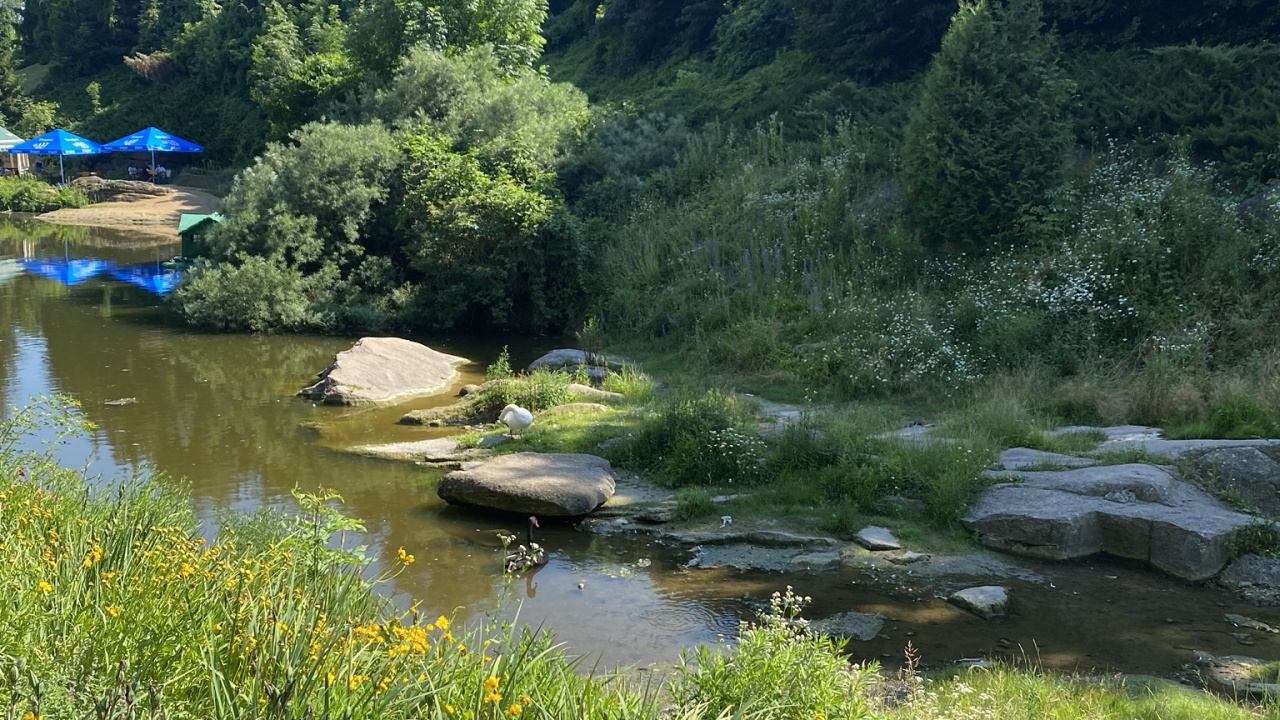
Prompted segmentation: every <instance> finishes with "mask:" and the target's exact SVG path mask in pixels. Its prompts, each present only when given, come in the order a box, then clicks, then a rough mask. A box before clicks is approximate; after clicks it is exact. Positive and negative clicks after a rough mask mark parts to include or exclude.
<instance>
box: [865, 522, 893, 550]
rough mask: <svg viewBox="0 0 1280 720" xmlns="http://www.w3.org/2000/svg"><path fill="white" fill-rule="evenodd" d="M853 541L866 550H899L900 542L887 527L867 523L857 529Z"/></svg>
mask: <svg viewBox="0 0 1280 720" xmlns="http://www.w3.org/2000/svg"><path fill="white" fill-rule="evenodd" d="M853 541H854V542H856V543H858V544H859V545H861V546H862V547H864V548H866V549H868V550H901V549H902V543H900V542H898V538H896V537H894V536H893V533H892V532H890V531H889V529H888V528H882V527H878V526H875V525H868V526H867V527H864V528H862V529H861V530H859V531H858V534H857V535H855V536H854V537H853Z"/></svg>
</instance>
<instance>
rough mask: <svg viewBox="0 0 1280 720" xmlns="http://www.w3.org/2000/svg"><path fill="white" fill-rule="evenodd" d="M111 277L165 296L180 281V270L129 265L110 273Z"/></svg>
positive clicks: (150, 265) (153, 265)
mask: <svg viewBox="0 0 1280 720" xmlns="http://www.w3.org/2000/svg"><path fill="white" fill-rule="evenodd" d="M111 277H113V278H115V279H117V280H123V281H125V282H127V283H129V284H131V285H137V286H138V287H140V288H142V289H143V290H146V291H147V292H149V293H154V294H156V295H166V294H168V293H169V292H171V291H172V290H173V289H174V288H175V287H177V286H178V283H179V282H181V281H182V271H181V270H166V269H165V268H163V267H160V266H158V265H155V264H147V265H131V266H129V267H122V268H116V269H114V270H112V271H111Z"/></svg>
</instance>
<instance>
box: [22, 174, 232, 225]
mask: <svg viewBox="0 0 1280 720" xmlns="http://www.w3.org/2000/svg"><path fill="white" fill-rule="evenodd" d="M169 187H170V188H171V189H172V190H173V192H171V193H168V194H166V195H162V196H160V197H154V198H147V199H145V200H138V201H135V202H104V203H98V204H96V205H90V206H88V207H83V208H74V209H72V208H68V209H64V210H54V211H53V212H50V213H45V214H43V215H40V216H38V217H39V218H40V219H41V220H44V221H46V222H51V223H58V224H60V225H93V226H96V227H108V228H116V229H121V230H139V231H143V232H145V233H147V234H148V235H164V236H168V237H172V238H177V237H178V216H179V215H182V214H183V213H211V212H214V211H216V210H218V208H219V207H221V205H222V200H221V199H219V198H218V197H217V196H216V195H212V194H210V193H207V192H205V191H203V190H196V189H194V188H186V187H178V186H172V185H171V186H169Z"/></svg>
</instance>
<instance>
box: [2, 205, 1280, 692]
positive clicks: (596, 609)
mask: <svg viewBox="0 0 1280 720" xmlns="http://www.w3.org/2000/svg"><path fill="white" fill-rule="evenodd" d="M176 252H177V246H176V243H172V244H168V243H166V242H164V241H162V240H157V239H150V238H148V237H146V236H142V235H137V234H131V233H126V232H121V231H113V230H103V229H91V228H83V227H59V226H54V225H48V224H45V223H41V222H38V221H34V220H15V219H4V218H3V217H0V403H3V407H4V408H10V407H14V406H22V405H25V404H26V403H27V402H29V399H30V398H34V397H38V396H41V395H46V396H47V395H52V394H65V395H69V396H71V397H74V398H75V399H76V400H78V401H79V403H80V405H81V408H82V412H83V414H84V416H85V417H86V418H87V419H88V420H90V421H92V422H93V423H94V424H95V425H96V426H97V429H96V430H94V431H93V432H92V433H90V434H88V435H86V436H83V437H78V438H74V439H73V440H71V441H70V442H69V443H68V444H67V445H66V446H64V447H62V448H61V449H60V450H59V455H58V457H59V459H60V460H61V461H62V462H63V464H66V465H69V466H74V467H85V468H87V469H88V471H89V473H90V474H91V475H93V476H98V477H100V478H102V481H103V482H109V481H111V480H114V479H120V478H127V477H129V476H131V475H132V474H134V473H137V472H143V473H157V472H158V473H163V474H164V475H165V476H166V477H168V478H170V479H171V480H170V481H172V482H179V481H185V482H186V483H188V484H189V486H190V488H191V496H192V502H193V504H194V508H195V511H196V515H197V518H198V519H199V521H200V523H201V526H202V529H203V531H204V532H205V533H206V534H209V535H212V534H213V533H214V532H216V528H217V519H218V517H219V514H220V513H222V512H225V511H228V510H236V511H254V510H258V509H260V508H278V509H281V510H285V511H288V510H292V509H294V504H293V501H292V498H291V495H290V491H291V490H292V489H293V488H294V487H295V486H297V487H301V488H302V489H304V490H310V489H315V488H317V487H321V486H323V487H328V488H332V489H334V490H336V491H337V492H339V493H340V494H341V495H342V497H343V499H344V511H345V512H346V513H347V514H349V515H352V516H354V517H358V518H360V519H362V520H363V521H364V523H365V525H366V527H367V532H366V534H365V537H364V538H363V539H362V540H363V542H364V543H365V544H367V546H368V551H369V553H370V554H371V556H372V558H373V559H374V561H375V564H381V563H383V562H386V563H393V562H394V560H395V558H396V552H397V550H398V548H400V547H403V548H405V549H406V550H407V551H408V552H410V553H413V554H414V555H415V556H416V557H417V559H418V562H416V563H415V564H413V565H412V566H409V567H408V568H407V569H406V570H405V572H403V573H402V574H400V575H399V576H397V577H396V578H394V579H393V580H391V581H389V582H388V583H387V584H386V585H384V586H382V587H380V588H379V589H380V590H381V591H382V592H385V593H387V594H388V595H390V596H393V597H395V598H396V599H397V601H399V602H402V603H405V604H407V603H408V602H410V599H419V600H421V601H422V607H423V608H424V610H425V611H426V612H428V613H435V612H439V613H451V612H456V613H457V614H458V617H460V618H461V619H464V620H465V619H468V618H478V617H482V616H483V615H485V614H489V613H493V612H495V610H496V611H497V612H500V613H503V614H505V615H506V616H508V617H510V616H513V615H514V614H515V613H516V612H517V611H518V612H519V618H520V621H521V622H524V623H528V624H530V625H532V626H535V627H538V626H542V627H549V628H552V629H554V631H555V633H556V635H557V636H558V637H559V638H560V639H561V640H563V641H564V642H565V644H566V646H567V648H568V649H569V650H570V651H572V652H575V653H581V654H584V655H586V656H587V657H588V659H589V662H591V663H595V662H598V663H599V664H600V665H601V666H602V667H613V666H616V665H637V666H644V665H649V664H657V665H669V664H670V663H672V662H674V661H676V660H678V658H679V654H680V651H681V649H682V648H685V647H688V646H690V645H694V644H697V643H715V642H717V641H718V640H719V639H721V638H729V639H732V637H733V636H734V635H735V634H736V632H737V628H738V623H739V621H740V620H741V619H744V618H748V617H750V616H751V614H752V612H753V609H754V608H756V607H759V606H760V604H761V603H762V602H763V601H764V600H766V599H767V598H768V596H769V594H770V593H772V592H773V591H775V590H780V589H782V588H783V587H784V586H785V585H787V584H792V585H795V586H796V587H797V589H798V590H799V591H800V592H801V593H805V594H810V595H813V596H815V599H816V603H815V607H814V608H813V609H814V612H815V615H816V616H822V615H823V614H834V613H836V612H842V611H845V610H859V611H863V612H880V613H882V614H883V615H885V616H886V617H887V618H889V620H888V622H887V623H886V625H885V628H884V631H883V633H882V635H881V636H880V637H878V638H876V639H874V640H872V641H871V642H869V643H864V644H857V645H856V647H853V648H852V650H853V652H854V653H855V654H856V655H859V656H861V657H865V658H868V659H884V660H886V661H889V662H891V663H892V662H896V661H898V660H900V659H901V656H902V650H903V648H904V646H905V645H906V644H907V643H908V642H911V643H912V644H913V645H915V646H916V647H917V648H919V649H920V650H921V651H922V654H923V657H924V659H925V661H926V662H929V663H939V662H943V661H947V660H952V659H956V658H959V657H965V656H973V655H980V654H1005V655H1014V656H1021V655H1022V654H1024V652H1025V655H1027V656H1030V657H1032V658H1034V659H1037V660H1038V661H1039V662H1041V663H1043V664H1045V665H1046V666H1049V667H1054V668H1060V669H1077V668H1094V667H1098V668H1122V669H1125V670H1129V671H1142V672H1155V673H1160V674H1163V673H1169V672H1172V671H1173V670H1175V669H1176V668H1177V666H1178V665H1179V664H1180V663H1182V662H1186V661H1188V660H1189V659H1190V648H1192V647H1195V648H1198V649H1205V650H1209V651H1212V652H1216V653H1219V654H1225V653H1229V652H1240V651H1242V650H1244V649H1242V648H1240V647H1239V646H1238V644H1237V640H1236V639H1234V638H1233V637H1232V636H1231V635H1230V632H1235V631H1237V629H1236V628H1231V627H1230V626H1226V625H1225V624H1224V623H1223V622H1222V620H1221V618H1222V614H1223V613H1224V612H1235V613H1241V614H1247V615H1251V616H1253V617H1257V618H1260V619H1264V620H1267V621H1269V622H1272V623H1280V615H1277V613H1276V612H1274V611H1272V610H1268V611H1266V612H1264V611H1262V610H1259V609H1257V608H1249V607H1247V606H1243V605H1241V604H1239V603H1238V602H1236V601H1235V600H1234V599H1232V598H1231V597H1229V596H1227V595H1226V594H1225V593H1223V592H1221V591H1218V590H1214V589H1211V588H1202V587H1189V586H1186V585H1184V584H1182V583H1178V582H1176V581H1173V580H1170V579H1167V578H1163V577H1160V576H1158V575H1155V574H1153V573H1151V572H1148V571H1146V570H1144V569H1142V568H1138V567H1134V566H1131V565H1128V564H1125V563H1120V562H1113V561H1107V560H1097V561H1091V562H1088V563H1071V564H1063V565H1055V566H1048V565H1047V564H1039V565H1036V567H1038V568H1040V571H1041V572H1043V573H1045V574H1046V576H1047V577H1049V578H1050V580H1046V581H1045V582H1041V583H1017V582H1014V583H1013V584H1014V585H1015V589H1014V593H1015V598H1016V599H1017V604H1015V613H1014V615H1012V616H1011V617H1009V618H1006V619H1004V620H998V621H983V620H979V619H977V618H975V617H973V616H970V615H968V614H966V613H963V612H961V611H959V610H957V609H955V608H954V607H952V606H950V605H948V604H946V603H945V602H942V601H941V600H939V599H938V598H937V597H935V596H934V595H935V594H936V593H935V592H934V590H932V589H930V588H928V587H924V586H920V585H919V584H918V583H917V584H913V583H912V582H910V581H909V579H908V578H909V574H908V573H907V572H906V571H904V572H903V573H902V578H900V579H895V580H892V581H889V582H878V583H872V582H869V581H868V579H867V578H865V577H863V576H861V575H859V574H857V573H854V572H851V571H842V572H839V573H825V574H817V575H809V574H801V575H795V576H784V575H780V574H764V573H739V572H736V571H731V570H690V569H689V568H687V567H686V561H687V559H688V555H687V553H684V552H681V551H679V550H676V549H673V548H668V547H664V546H662V545H660V544H657V543H655V542H654V541H653V540H652V539H651V538H649V537H648V536H645V535H636V534H617V535H609V536H600V535H595V534H590V533H586V532H582V531H579V530H578V529H575V528H574V527H572V526H568V525H553V524H550V523H546V524H544V527H543V529H542V531H541V532H542V535H541V536H540V537H539V541H540V542H541V543H542V544H543V545H544V546H546V547H548V548H549V549H550V551H551V553H552V559H551V561H550V563H549V564H548V565H547V566H546V567H544V568H542V569H541V570H540V571H539V572H537V573H536V574H534V575H531V576H530V577H528V578H525V579H522V580H519V581H517V582H515V583H513V584H512V585H510V586H509V587H507V588H506V589H505V590H504V584H503V578H502V573H501V556H500V554H499V552H498V551H497V550H496V549H495V548H496V541H495V533H494V531H495V530H496V529H498V528H505V529H507V530H510V531H519V530H520V529H521V523H520V522H519V521H518V519H514V520H512V519H503V518H495V517H493V516H487V515H479V514H474V513H468V512H464V511H460V510H457V509H454V508H448V507H447V506H446V505H445V504H444V503H443V502H442V501H440V500H439V499H438V498H437V497H436V496H435V493H434V489H433V485H434V482H435V481H436V480H437V479H438V474H437V473H436V471H432V470H426V469H423V468H420V467H417V466H415V465H412V464H408V463H401V462H394V461H385V460H375V459H370V458H365V457H361V456H358V455H354V454H351V453H347V452H342V451H341V450H340V448H344V447H350V446H354V445H361V444H369V443H380V442H398V441H405V440H415V439H423V438H426V437H431V436H432V434H433V433H436V434H441V433H444V432H446V431H444V430H432V429H428V428H422V427H410V426H402V425H398V424H396V422H395V421H396V419H397V418H399V416H400V415H401V414H403V413H404V412H405V411H407V410H410V409H416V408H421V407H430V406H432V405H436V404H442V403H446V402H449V401H451V400H452V398H451V397H449V396H443V397H436V398H427V399H423V400H418V401H414V402H409V403H405V404H402V405H397V406H396V407H394V408H384V409H375V410H364V411H353V410H349V409H343V408H335V407H324V406H320V407H317V406H315V405H313V404H312V403H310V402H308V401H304V400H301V399H298V398H296V397H294V393H295V392H296V391H297V390H298V389H299V388H301V387H303V386H304V385H307V384H309V383H310V382H311V381H312V379H313V378H314V375H315V374H316V373H317V372H319V371H320V370H322V369H323V368H324V367H325V366H326V365H327V364H328V363H329V362H330V360H331V359H332V357H333V355H334V354H335V353H337V352H340V351H341V350H344V349H346V348H348V347H350V345H351V343H352V342H353V341H354V340H355V339H356V338H354V337H313V336H256V335H214V334H205V333H199V332H193V331H190V330H188V329H186V328H184V327H182V326H180V325H177V324H175V323H174V321H173V319H172V318H171V317H170V316H169V315H168V314H167V313H166V312H165V310H164V309H163V307H162V304H161V300H160V298H159V296H158V295H157V294H156V293H155V291H156V290H157V289H163V288H164V287H165V286H166V284H167V283H168V282H169V281H170V280H171V278H168V277H166V276H165V274H164V273H163V272H162V271H161V270H160V268H159V265H158V262H159V260H160V259H163V258H167V257H171V256H172V255H174V254H176ZM90 258H92V259H94V260H97V261H99V262H98V264H93V263H91V262H88V261H87V259H90ZM42 261H43V262H42ZM73 261H75V262H73ZM414 339H417V340H420V341H422V342H425V343H427V344H429V345H431V346H432V347H434V348H436V349H439V350H442V351H444V352H449V353H453V354H457V355H462V356H464V357H467V358H470V359H472V360H473V361H474V363H473V364H471V365H468V366H465V367H464V368H462V372H463V378H462V379H461V380H460V382H469V381H475V380H477V379H479V378H480V377H481V375H482V374H483V368H484V367H485V365H486V364H487V363H488V362H490V361H491V360H492V359H494V358H495V357H496V356H497V354H498V352H499V351H500V350H501V346H502V345H504V344H509V345H510V346H511V352H512V358H513V364H514V365H519V364H522V363H527V362H528V361H529V360H531V359H532V358H533V357H536V355H537V354H538V353H540V352H541V351H544V350H546V349H549V348H550V347H551V345H550V344H549V343H538V342H529V341H525V340H518V339H509V338H501V337H487V338H466V337H432V338H414ZM646 561H647V562H646ZM1050 581H1052V582H1053V583H1054V584H1053V585H1052V586H1051V585H1050V584H1049V582H1050ZM504 598H505V600H504ZM1254 635H1255V636H1258V635H1259V634H1258V633H1254ZM1251 641H1252V642H1255V643H1256V646H1255V647H1253V648H1249V649H1248V650H1249V651H1250V652H1251V653H1252V654H1255V655H1258V656H1261V657H1266V658H1268V659H1274V658H1276V657H1280V641H1277V640H1276V638H1275V636H1270V635H1262V636H1260V637H1255V638H1253V639H1252V640H1251Z"/></svg>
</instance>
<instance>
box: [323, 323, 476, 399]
mask: <svg viewBox="0 0 1280 720" xmlns="http://www.w3.org/2000/svg"><path fill="white" fill-rule="evenodd" d="M467 362H469V361H468V360H467V359H466V358H461V357H457V356H455V355H447V354H445V353H442V352H437V351H435V350H432V349H431V348H429V347H427V346H426V345H422V344H420V343H416V342H412V341H410V340H403V339H401V338H375V337H367V338H361V339H360V340H359V341H358V342H357V343H356V344H355V345H354V346H352V348H351V349H350V350H346V351H344V352H341V353H338V355H337V356H336V357H335V358H334V359H333V363H332V364H330V365H329V367H327V368H325V370H324V371H323V372H321V373H320V376H319V377H320V381H319V382H317V383H316V384H314V385H311V386H309V387H306V388H303V389H302V390H301V391H299V393H298V395H299V396H302V397H306V398H310V399H311V400H314V401H316V402H323V403H326V404H329V405H360V404H368V403H387V402H393V401H397V400H404V399H407V398H410V397H415V396H419V395H431V394H434V393H439V392H443V391H444V390H447V389H448V387H449V385H450V384H452V383H453V381H454V380H455V379H456V378H457V376H458V372H457V369H456V366H458V365H462V364H464V363H467Z"/></svg>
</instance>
